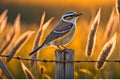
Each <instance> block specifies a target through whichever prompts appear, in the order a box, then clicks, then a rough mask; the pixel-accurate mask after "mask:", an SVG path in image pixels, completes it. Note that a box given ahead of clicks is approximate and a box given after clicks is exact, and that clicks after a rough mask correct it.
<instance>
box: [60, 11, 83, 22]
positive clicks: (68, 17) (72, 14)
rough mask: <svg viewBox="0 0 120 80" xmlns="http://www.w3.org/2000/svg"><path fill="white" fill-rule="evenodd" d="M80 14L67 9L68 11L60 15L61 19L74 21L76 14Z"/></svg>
mask: <svg viewBox="0 0 120 80" xmlns="http://www.w3.org/2000/svg"><path fill="white" fill-rule="evenodd" d="M80 15H82V14H80V13H76V12H73V11H69V12H66V13H65V14H64V15H63V16H62V19H64V20H66V21H68V22H72V23H74V22H75V21H76V19H77V17H78V16H80Z"/></svg>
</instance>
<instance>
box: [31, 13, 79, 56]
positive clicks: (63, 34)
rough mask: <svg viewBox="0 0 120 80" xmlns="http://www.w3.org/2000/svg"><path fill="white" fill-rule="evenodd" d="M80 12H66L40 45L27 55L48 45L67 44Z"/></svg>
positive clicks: (73, 31)
mask: <svg viewBox="0 0 120 80" xmlns="http://www.w3.org/2000/svg"><path fill="white" fill-rule="evenodd" d="M80 15H81V14H78V13H76V12H73V11H69V12H66V13H65V14H64V15H63V16H62V18H61V20H60V22H59V23H58V24H57V25H56V27H55V28H54V29H53V30H52V31H51V33H50V34H49V35H48V36H47V37H46V39H45V41H44V42H43V44H42V45H41V46H39V47H38V48H36V49H35V50H33V51H32V52H31V53H30V54H29V55H32V54H34V53H35V52H36V51H38V50H39V49H42V48H44V47H46V46H49V45H54V46H57V47H58V48H59V47H60V46H64V45H66V44H68V43H69V42H70V41H71V40H72V39H73V37H74V34H75V27H76V20H77V17H78V16H80Z"/></svg>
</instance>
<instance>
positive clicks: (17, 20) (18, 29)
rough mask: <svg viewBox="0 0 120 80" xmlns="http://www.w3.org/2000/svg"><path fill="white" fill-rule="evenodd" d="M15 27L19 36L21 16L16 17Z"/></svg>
mask: <svg viewBox="0 0 120 80" xmlns="http://www.w3.org/2000/svg"><path fill="white" fill-rule="evenodd" d="M13 26H14V28H15V32H16V35H18V34H19V33H20V14H18V16H17V17H16V19H15V21H14V25H13Z"/></svg>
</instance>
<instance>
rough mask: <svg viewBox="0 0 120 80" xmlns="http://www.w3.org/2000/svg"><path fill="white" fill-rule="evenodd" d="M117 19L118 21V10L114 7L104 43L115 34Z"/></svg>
mask: <svg viewBox="0 0 120 80" xmlns="http://www.w3.org/2000/svg"><path fill="white" fill-rule="evenodd" d="M117 19H118V16H117V15H116V10H115V8H114V7H113V9H112V13H111V16H110V18H109V21H108V23H107V27H106V30H105V32H104V36H103V41H104V42H105V41H107V40H108V39H109V38H110V36H111V35H112V34H113V33H114V32H115V29H116V22H117Z"/></svg>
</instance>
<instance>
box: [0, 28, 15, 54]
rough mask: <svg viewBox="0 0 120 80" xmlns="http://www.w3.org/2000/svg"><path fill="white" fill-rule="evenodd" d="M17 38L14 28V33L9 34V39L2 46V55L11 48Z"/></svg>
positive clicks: (0, 50) (0, 52) (0, 51)
mask: <svg viewBox="0 0 120 80" xmlns="http://www.w3.org/2000/svg"><path fill="white" fill-rule="evenodd" d="M14 36H15V30H14V29H13V28H12V32H11V33H10V34H9V37H10V38H9V39H8V40H7V41H6V42H5V43H4V44H3V45H2V47H1V49H0V54H3V53H4V51H5V50H6V49H7V48H8V47H9V45H10V44H11V42H12V41H13V39H14Z"/></svg>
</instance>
